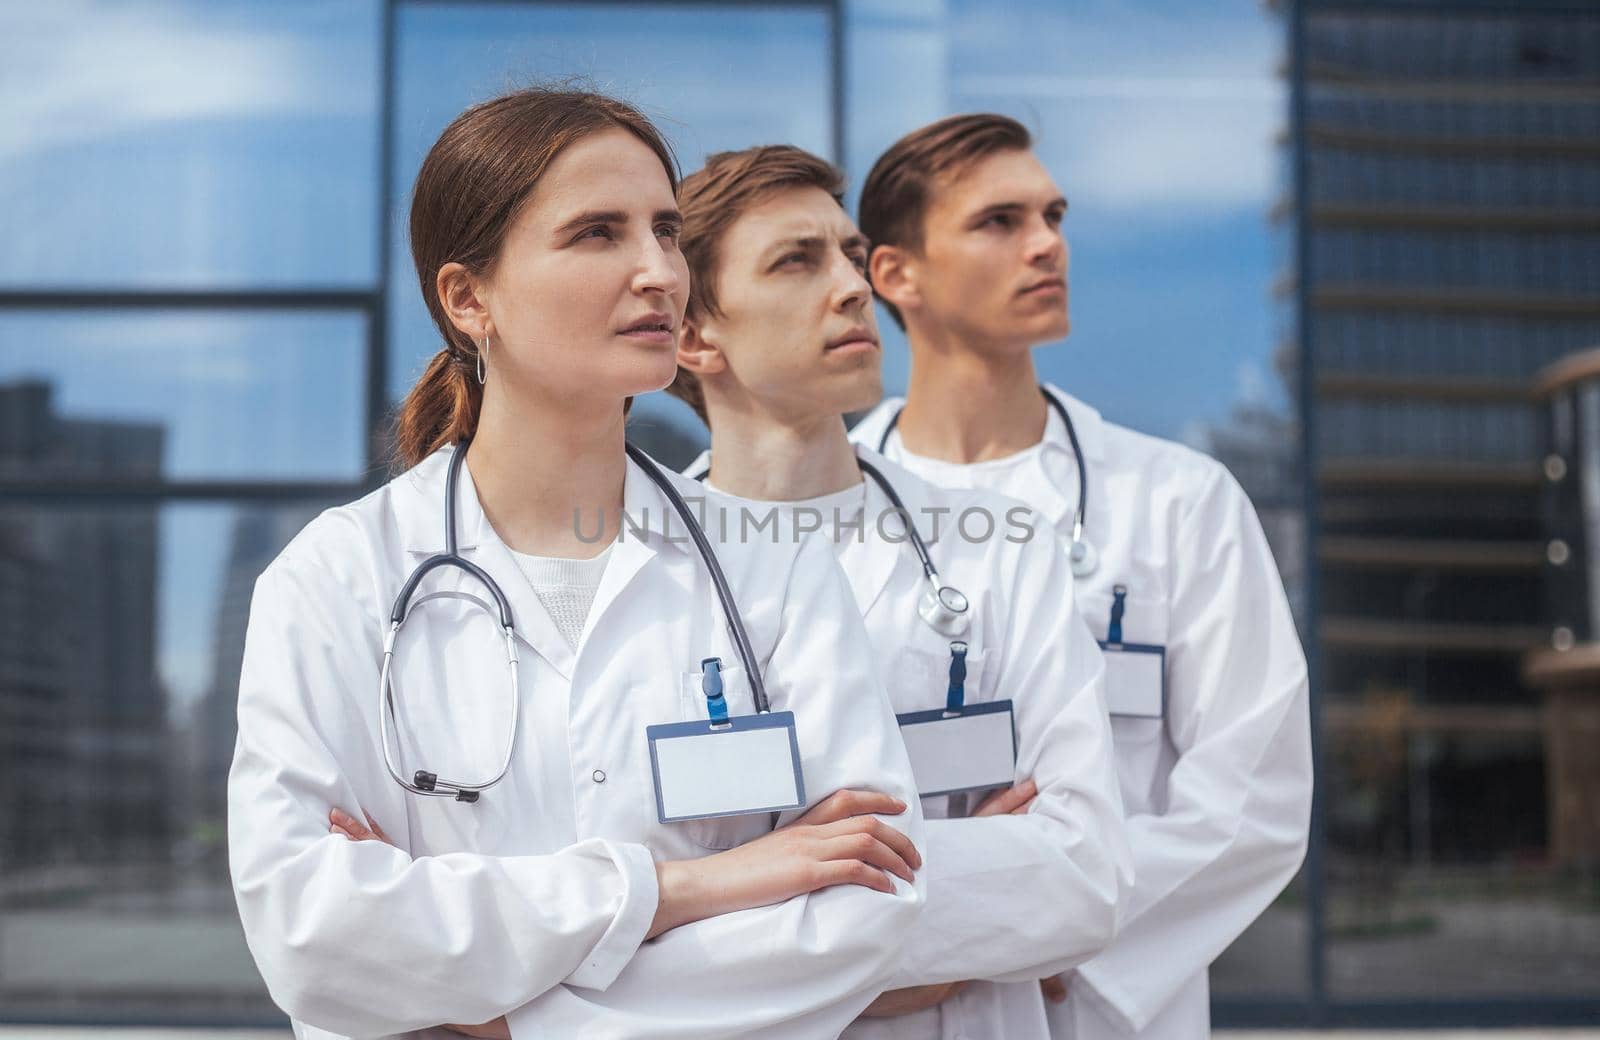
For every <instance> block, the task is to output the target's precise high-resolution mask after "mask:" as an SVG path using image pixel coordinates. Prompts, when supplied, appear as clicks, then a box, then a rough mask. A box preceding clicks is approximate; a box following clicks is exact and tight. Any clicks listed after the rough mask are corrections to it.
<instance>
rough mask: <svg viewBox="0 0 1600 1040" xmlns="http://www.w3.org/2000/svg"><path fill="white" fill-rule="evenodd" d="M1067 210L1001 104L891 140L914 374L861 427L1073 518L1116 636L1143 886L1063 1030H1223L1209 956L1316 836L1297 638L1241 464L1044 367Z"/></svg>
mask: <svg viewBox="0 0 1600 1040" xmlns="http://www.w3.org/2000/svg"><path fill="white" fill-rule="evenodd" d="M1066 211H1067V203H1066V199H1065V198H1064V197H1063V196H1062V193H1061V191H1060V190H1059V189H1058V188H1057V187H1056V185H1055V183H1054V181H1053V180H1052V179H1051V177H1050V174H1049V172H1048V171H1047V170H1046V169H1045V168H1044V166H1043V165H1042V164H1041V163H1040V162H1039V159H1038V157H1037V156H1035V155H1034V153H1033V151H1032V141H1031V139H1030V136H1029V134H1028V131H1027V130H1026V129H1025V128H1023V127H1022V126H1021V125H1020V124H1019V123H1017V122H1016V121H1014V120H1012V119H1008V118H1006V117H1004V116H998V115H968V116H955V117H952V118H949V119H944V120H941V121H939V122H936V123H933V124H931V125H929V126H926V127H923V128H922V129H920V130H917V131H915V132H913V133H911V134H908V135H907V136H905V137H903V138H901V139H900V140H899V141H898V142H896V143H895V144H894V145H893V146H892V147H891V148H890V149H889V150H888V151H887V152H885V153H884V155H883V156H882V157H881V158H880V159H879V160H878V162H877V164H876V165H875V166H874V167H873V169H872V171H871V173H870V174H869V175H868V177H867V180H866V183H865V185H864V186H863V189H862V197H861V209H860V217H861V227H862V229H863V231H864V232H865V233H866V234H867V235H868V236H869V237H870V238H871V239H872V242H873V246H874V248H873V253H872V258H871V265H870V270H871V279H872V284H873V287H874V289H875V290H876V292H877V295H878V298H879V299H881V300H882V301H883V302H884V303H885V304H886V305H887V306H888V308H889V309H890V311H891V313H892V314H893V315H894V316H895V318H896V320H897V321H899V322H900V323H901V325H902V326H903V327H904V329H905V330H906V334H907V337H908V339H909V341H910V347H911V377H910V383H909V389H908V391H907V395H906V398H905V400H904V401H901V400H898V399H894V400H888V401H885V402H883V403H882V404H881V405H879V407H878V408H877V409H876V410H875V411H873V412H872V413H871V414H870V415H868V416H867V417H866V418H865V419H864V420H863V421H862V422H861V423H860V424H859V425H858V426H857V427H856V429H855V430H854V431H853V433H852V436H853V438H854V439H856V441H857V443H859V444H866V445H870V446H873V447H876V448H878V450H879V451H881V452H882V453H883V454H884V455H885V456H886V457H887V458H889V459H892V460H894V461H895V462H897V463H899V464H900V465H902V466H904V467H906V468H907V469H909V470H911V471H912V472H914V473H917V474H918V475H919V476H922V477H925V478H927V479H928V480H930V481H932V482H934V483H936V484H939V485H942V486H947V487H964V488H987V489H992V490H995V491H999V492H1003V493H1005V494H1008V495H1011V496H1013V497H1016V498H1018V499H1021V500H1022V501H1024V502H1027V503H1028V504H1030V505H1032V506H1034V507H1035V508H1037V509H1039V510H1040V511H1041V512H1042V513H1043V514H1044V515H1045V516H1047V517H1049V518H1050V519H1051V520H1053V521H1054V522H1055V523H1056V524H1057V529H1058V530H1059V531H1060V532H1061V533H1062V535H1063V538H1062V558H1063V559H1067V560H1070V561H1071V565H1072V572H1073V573H1074V575H1075V576H1076V582H1075V584H1076V587H1077V591H1078V599H1079V605H1080V609H1081V610H1082V611H1083V615H1084V617H1085V618H1086V619H1087V620H1088V622H1089V624H1090V627H1091V628H1092V629H1094V631H1095V634H1096V636H1097V637H1099V638H1101V639H1102V640H1103V642H1102V646H1103V648H1104V650H1105V655H1106V667H1107V673H1106V699H1107V702H1108V705H1109V709H1110V713H1111V724H1112V728H1113V731H1114V734H1115V741H1116V754H1117V771H1118V776H1119V779H1120V781H1121V786H1122V797H1123V803H1124V807H1125V810H1126V812H1127V814H1128V818H1127V827H1128V838H1129V841H1130V843H1131V845H1132V847H1133V853H1134V887H1133V890H1132V892H1131V897H1130V899H1129V901H1128V904H1127V906H1126V909H1125V911H1124V915H1125V920H1124V923H1123V927H1122V930H1121V932H1120V934H1119V935H1118V938H1117V939H1116V940H1115V941H1114V942H1113V943H1112V944H1111V945H1110V946H1109V947H1108V948H1107V949H1106V950H1105V951H1104V952H1103V953H1101V954H1100V955H1099V956H1097V957H1095V958H1094V959H1092V960H1090V961H1088V962H1087V963H1086V964H1084V965H1082V966H1081V967H1080V968H1078V969H1077V971H1076V973H1074V974H1072V975H1069V976H1066V977H1064V978H1062V979H1060V980H1056V979H1047V980H1045V986H1046V988H1047V991H1048V992H1050V994H1051V996H1052V1003H1051V1005H1050V1009H1049V1010H1050V1018H1051V1027H1052V1033H1053V1035H1054V1036H1055V1037H1056V1038H1057V1040H1061V1038H1066V1037H1072V1038H1075V1040H1099V1038H1102V1037H1123V1036H1128V1035H1137V1036H1140V1037H1145V1038H1173V1040H1191V1038H1193V1037H1199V1036H1204V1035H1205V1034H1206V1033H1207V1031H1208V1029H1209V1024H1210V1017H1209V1015H1210V1010H1209V993H1208V985H1207V969H1208V966H1209V965H1210V963H1211V961H1212V960H1214V959H1215V958H1216V957H1217V955H1218V954H1220V953H1221V952H1222V951H1223V950H1224V949H1226V948H1227V947H1228V944H1229V943H1231V942H1233V940H1234V939H1235V938H1237V937H1238V936H1239V934H1240V933H1241V932H1243V931H1244V930H1245V928H1246V927H1247V926H1248V925H1249V924H1250V923H1251V921H1253V920H1254V919H1255V918H1256V917H1257V915H1259V914H1260V913H1261V911H1262V910H1263V909H1264V908H1265V907H1266V906H1267V905H1268V904H1269V903H1270V902H1271V901H1272V900H1273V898H1274V897H1276V896H1277V894H1278V893H1279V892H1280V891H1281V890H1282V888H1283V886H1284V885H1285V884H1287V883H1288V881H1289V880H1290V879H1291V878H1292V877H1293V876H1294V873H1295V871H1296V869H1297V868H1298V867H1299V864H1300V861H1301V858H1302V857H1303V855H1304V850H1305V843H1306V833H1307V820H1308V816H1309V811H1310V804H1311V776H1312V769H1311V750H1310V734H1309V722H1308V710H1307V689H1306V667H1305V658H1304V656H1303V654H1302V652H1301V648H1300V643H1299V639H1298V638H1297V636H1296V634H1295V629H1294V621H1293V618H1292V617H1291V616H1290V613H1289V608H1288V604H1287V602H1286V599H1285V597H1284V592H1283V584H1282V582H1281V580H1280V579H1279V576H1278V572H1277V569H1276V567H1275V566H1274V563H1273V559H1272V555H1271V553H1270V551H1269V549H1268V546H1267V543H1266V540H1265V538H1264V537H1263V536H1262V533H1261V527H1260V524H1259V522H1258V521H1257V519H1256V515H1255V512H1254V510H1253V509H1252V508H1251V505H1250V502H1249V500H1248V499H1247V498H1246V497H1245V495H1244V493H1243V491H1241V490H1240V488H1239V486H1238V484H1237V483H1235V482H1234V480H1233V479H1232V477H1231V476H1230V475H1229V474H1228V472H1227V470H1226V469H1224V468H1223V467H1222V466H1221V465H1220V464H1218V463H1217V462H1215V461H1214V460H1212V459H1210V458H1207V457H1206V456H1204V455H1202V454H1200V453H1198V452H1195V451H1191V450H1189V449H1187V448H1184V447H1182V446H1180V445H1177V444H1174V443H1171V442H1169V441H1164V440H1159V439H1157V438H1154V437H1148V436H1145V435H1143V434H1140V433H1136V432H1134V431H1133V430H1129V429H1125V428H1123V427H1120V426H1117V425H1115V424H1113V423H1110V422H1107V421H1105V420H1104V419H1102V418H1101V416H1100V413H1099V412H1097V411H1095V410H1094V409H1093V408H1092V407H1090V406H1089V405H1088V404H1085V403H1083V402H1082V401H1079V400H1077V399H1075V398H1073V397H1071V396H1069V395H1068V394H1066V393H1064V392H1063V391H1061V390H1059V389H1057V388H1055V387H1041V386H1040V385H1039V380H1038V376H1037V375H1036V373H1035V371H1034V366H1033V356H1032V350H1033V348H1034V347H1037V346H1039V345H1041V344H1044V343H1048V342H1051V341H1054V340H1059V339H1061V338H1063V337H1064V336H1066V335H1067V332H1068V330H1069V327H1070V323H1069V320H1068V315H1067V299H1068V292H1067V272H1068V251H1067V244H1066V241H1065V239H1064V237H1063V235H1062V230H1061V225H1062V220H1063V218H1064V217H1065V215H1066ZM1063 998H1064V1002H1061V1001H1062V1000H1063Z"/></svg>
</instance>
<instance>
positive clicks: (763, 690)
mask: <svg viewBox="0 0 1600 1040" xmlns="http://www.w3.org/2000/svg"><path fill="white" fill-rule="evenodd" d="M470 443H471V439H470V438H468V439H464V440H462V441H461V442H459V443H458V444H457V445H456V446H455V448H454V449H453V453H452V455H451V457H450V467H449V470H448V472H447V474H446V477H445V521H444V544H445V547H444V551H443V552H441V553H436V554H434V555H433V556H430V557H428V558H427V559H426V560H424V561H423V562H422V563H421V564H420V565H418V566H417V568H416V569H415V570H413V571H412V572H411V574H410V576H409V577H407V578H406V581H405V584H404V585H402V586H401V588H400V592H399V594H398V595H397V596H396V597H395V601H394V608H393V609H392V610H391V611H390V612H389V630H388V632H387V633H386V635H385V637H384V644H383V664H382V668H381V670H380V673H379V679H378V690H379V697H380V703H379V705H378V730H379V739H380V741H381V743H382V747H383V764H384V768H385V769H387V770H388V772H389V776H390V777H392V778H393V779H394V782H395V783H397V784H399V785H400V786H401V787H403V788H405V789H406V790H407V791H410V792H411V793H412V794H418V795H431V796H435V797H453V798H456V799H457V800H458V801H467V802H473V801H476V800H477V797H478V794H479V793H480V792H482V791H486V790H488V789H489V788H491V787H493V786H494V785H495V784H498V783H499V782H500V781H501V780H503V779H505V777H506V774H507V773H509V772H510V770H511V760H512V756H513V753H514V752H515V749H516V738H517V726H518V713H519V709H520V707H521V702H522V697H521V695H520V689H521V687H520V685H519V682H518V659H517V631H516V624H515V622H514V620H513V618H512V612H511V601H510V600H509V599H508V598H507V597H506V594H505V592H504V590H502V589H501V588H500V585H499V583H498V582H496V581H495V580H494V578H493V577H492V576H491V575H490V574H489V572H488V571H486V570H484V569H483V568H482V567H480V566H478V565H477V564H475V563H473V562H472V561H471V560H467V559H465V558H463V557H462V556H461V555H460V552H459V551H458V546H459V542H458V540H457V538H456V499H457V495H456V488H457V485H458V484H459V483H460V477H461V467H462V465H463V463H464V461H465V459H466V455H467V447H468V445H469V444H470ZM625 449H626V451H627V455H628V458H630V459H632V460H633V461H634V463H635V464H636V465H637V466H638V467H639V468H640V469H642V470H643V471H644V473H645V475H646V476H647V477H649V478H650V480H651V482H652V483H654V484H655V485H656V486H657V487H658V488H660V489H661V491H662V493H663V494H664V495H666V497H667V501H668V502H670V503H671V504H672V508H673V510H674V511H675V512H677V514H678V516H679V518H680V519H682V520H683V522H684V525H685V526H686V527H687V528H688V531H689V535H690V537H691V538H692V539H693V541H694V544H695V548H696V550H697V551H698V552H699V553H700V558H701V559H702V560H703V561H704V562H705V565H706V569H707V571H708V572H709V573H710V575H711V583H712V586H713V587H714V588H715V589H716V593H717V600H718V603H719V604H720V605H721V607H722V614H723V618H724V620H725V621H726V622H727V625H728V631H729V634H730V636H731V637H732V639H733V644H734V650H735V652H736V653H737V654H738V655H739V660H740V663H741V664H742V665H743V666H744V671H745V676H746V679H747V681H748V682H749V683H750V691H751V693H752V695H753V697H754V700H755V707H756V711H757V712H759V713H763V714H765V713H766V712H769V711H771V710H772V709H771V702H770V701H769V699H768V697H767V687H766V682H765V681H764V680H763V678H762V676H761V670H760V669H759V668H757V667H756V655H755V650H754V649H753V648H752V647H751V644H750V635H749V633H748V632H747V631H746V629H745V626H744V620H743V617H742V616H741V615H740V613H739V607H738V604H737V603H736V602H735V601H734V598H733V590H732V589H731V588H730V587H729V585H728V579H727V576H726V575H725V574H724V573H723V570H722V565H721V563H720V562H719V561H718V560H717V554H716V552H715V551H714V550H713V549H712V547H711V543H710V541H709V540H708V539H707V538H706V535H705V531H704V530H703V529H702V528H701V526H700V524H699V523H698V522H697V521H696V520H695V518H694V514H693V513H692V512H691V511H690V509H689V504H688V503H687V502H685V501H684V499H683V496H682V495H680V494H679V493H678V490H677V489H676V488H674V487H673V486H672V483H671V481H670V480H669V479H668V478H667V476H666V475H665V474H664V473H662V471H661V469H660V467H659V466H657V465H656V463H655V461H654V460H653V459H651V458H650V456H648V455H647V454H645V453H644V451H643V450H641V449H639V448H637V447H635V446H634V445H632V444H627V445H625ZM442 567H455V568H458V569H459V570H461V571H463V572H465V573H467V574H469V575H471V576H472V577H473V578H475V579H477V581H478V582H479V583H480V584H481V585H482V586H483V587H484V588H486V589H488V590H489V593H490V595H492V596H493V597H494V603H495V611H496V613H497V614H498V615H499V621H500V628H501V632H502V634H503V636H504V637H505V641H506V662H507V665H508V667H509V670H510V677H511V678H510V681H511V712H510V727H509V732H508V737H507V740H506V747H505V753H504V755H503V756H502V758H501V761H500V767H499V769H498V771H496V773H495V774H494V776H493V777H492V778H491V779H489V780H487V781H484V782H481V783H463V782H458V781H453V780H447V779H445V778H443V777H439V776H437V775H436V774H432V773H429V772H427V771H426V770H422V769H419V770H417V772H416V774H415V775H414V776H413V777H412V778H411V779H409V780H408V779H407V778H406V777H404V776H402V775H401V774H400V771H399V769H398V768H397V767H396V766H395V762H394V755H393V753H392V751H391V745H392V743H393V737H392V735H391V730H392V729H395V728H398V726H399V710H398V708H397V706H396V703H395V696H394V685H393V681H392V669H393V664H394V646H395V641H396V640H397V638H398V637H399V634H400V628H401V626H402V625H404V624H405V620H406V618H407V616H409V614H410V612H411V609H412V602H411V601H412V596H413V595H414V594H415V592H416V590H417V587H418V585H419V584H420V583H421V582H422V579H423V578H424V577H426V576H427V575H428V574H429V573H430V572H432V571H434V570H436V569H439V568H442ZM425 598H426V597H425ZM424 781H425V782H424Z"/></svg>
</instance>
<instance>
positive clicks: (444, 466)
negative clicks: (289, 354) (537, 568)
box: [395, 445, 702, 556]
mask: <svg viewBox="0 0 1600 1040" xmlns="http://www.w3.org/2000/svg"><path fill="white" fill-rule="evenodd" d="M455 450H456V449H455V446H454V445H446V446H445V447H442V448H440V449H439V450H437V451H435V452H434V453H433V454H432V455H429V456H428V457H427V458H425V459H423V460H422V461H421V462H419V463H418V464H417V465H416V466H415V467H413V468H412V469H410V470H408V471H406V472H405V473H404V474H402V475H401V476H400V477H399V478H398V479H397V480H396V482H395V483H396V485H397V491H398V492H400V493H402V494H403V495H404V500H403V501H397V508H396V518H397V522H398V523H399V526H400V534H401V538H402V544H403V545H404V546H405V549H406V551H407V552H409V553H416V554H419V555H422V556H430V555H432V554H434V553H438V552H443V551H444V492H445V480H446V477H447V475H448V473H449V469H450V456H451V454H452V453H453V452H454V451H455ZM657 468H658V469H660V470H661V471H662V472H663V473H664V474H666V477H667V479H668V480H669V481H671V482H672V483H673V485H674V486H675V487H676V488H677V489H678V493H679V494H681V495H683V496H685V497H692V496H694V495H699V494H701V493H702V489H701V487H700V485H699V484H697V483H695V482H694V481H692V480H685V479H684V478H682V477H679V476H678V475H677V474H675V473H673V472H672V471H671V470H670V469H668V468H666V467H664V466H660V465H659V464H658V465H657ZM456 498H457V500H456V543H457V548H458V549H460V550H461V551H462V552H463V553H464V552H466V551H467V550H468V549H476V548H478V546H480V545H481V544H483V543H484V542H486V541H490V540H492V541H496V542H498V541H499V540H500V537H499V535H498V534H496V533H495V530H494V527H493V525H492V524H490V523H489V518H488V517H487V516H486V515H485V514H484V512H483V505H482V503H480V502H479V500H478V490H477V485H476V484H474V483H473V480H472V471H471V469H469V468H468V467H466V466H463V467H461V485H460V487H459V488H458V489H457V495H456ZM690 505H691V509H690V512H691V514H693V512H694V510H693V508H692V506H693V503H692V502H691V503H690ZM622 509H623V512H624V514H625V515H626V518H627V520H628V523H627V529H626V533H625V534H624V537H623V539H622V541H624V542H627V541H636V542H642V543H643V544H645V545H646V546H647V547H648V548H649V549H650V550H651V551H655V550H658V549H661V548H663V547H667V546H671V547H676V548H677V549H679V550H680V551H684V552H693V551H694V545H693V543H692V542H691V541H690V540H689V536H688V532H687V531H686V530H684V526H683V521H682V520H681V519H680V518H679V516H678V514H677V513H676V512H675V511H674V510H673V508H672V504H671V503H670V502H668V501H667V497H666V495H664V494H662V492H661V489H660V488H658V487H657V486H656V484H655V481H653V480H651V479H650V477H649V475H648V474H646V473H645V471H644V470H643V469H641V468H640V467H639V464H638V463H636V462H634V461H633V460H632V459H631V458H630V459H628V460H627V471H626V473H625V474H624V476H623V482H622ZM595 520H596V517H594V516H593V515H592V514H590V515H584V516H580V517H579V518H578V523H579V524H580V525H581V527H580V530H589V529H591V528H592V527H593V525H594V523H595Z"/></svg>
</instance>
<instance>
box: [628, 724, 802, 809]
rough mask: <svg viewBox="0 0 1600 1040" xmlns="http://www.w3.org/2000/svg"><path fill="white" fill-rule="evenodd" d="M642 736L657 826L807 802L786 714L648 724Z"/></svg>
mask: <svg viewBox="0 0 1600 1040" xmlns="http://www.w3.org/2000/svg"><path fill="white" fill-rule="evenodd" d="M645 737H646V739H648V740H649V742H650V771H651V773H653V774H654V778H655V785H656V818H657V819H659V820H660V821H661V822H662V823H676V822H677V821H679V820H703V819H706V818H707V817H712V816H743V815H745V814H748V813H769V812H778V811H780V810H783V809H798V808H800V807H801V806H803V805H805V804H806V786H805V779H804V778H803V777H802V776H801V774H800V742H799V740H798V739H797V738H796V737H795V730H794V712H792V711H773V712H768V713H766V714H765V715H738V716H735V717H733V718H730V719H729V720H728V721H727V722H725V723H722V724H720V725H719V724H716V723H713V722H711V721H710V720H708V719H699V720H697V721H693V722H670V723H665V724H663V725H659V726H647V727H645Z"/></svg>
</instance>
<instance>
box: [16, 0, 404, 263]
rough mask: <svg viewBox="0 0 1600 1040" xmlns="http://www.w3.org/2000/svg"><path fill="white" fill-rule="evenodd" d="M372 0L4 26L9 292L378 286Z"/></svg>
mask: <svg viewBox="0 0 1600 1040" xmlns="http://www.w3.org/2000/svg"><path fill="white" fill-rule="evenodd" d="M379 9H380V5H379V4H378V3H377V2H376V0H357V2H346V3H339V4H323V3H318V2H313V0H294V2H280V3H273V4H258V3H244V2H239V0H230V2H217V0H168V2H161V3H139V4H126V3H119V2H115V0H53V2H51V3H48V4H11V5H7V10H6V13H5V16H4V18H3V19H0V95H3V96H4V97H5V99H6V102H5V104H6V116H5V118H4V119H0V198H4V199H5V200H6V201H5V210H6V216H5V219H4V224H3V226H4V229H5V248H4V249H3V250H0V285H7V286H21V287H29V288H37V287H95V288H107V287H124V288H128V287H147V286H149V287H161V288H171V287H184V288H190V287H239V286H255V287H260V286H284V285H293V286H313V285H317V286H327V285H346V286H348V285H367V284H370V283H371V280H372V277H373V274H374V267H375V259H376V255H377V253H376V245H377V243H376V241H375V235H374V232H375V229H374V228H373V225H372V220H373V214H374V207H375V205H376V198H377V192H376V183H377V178H376V162H377V143H378V126H377V114H378V96H379V79H378V64H377V58H378V33H377V29H378V11H379Z"/></svg>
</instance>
